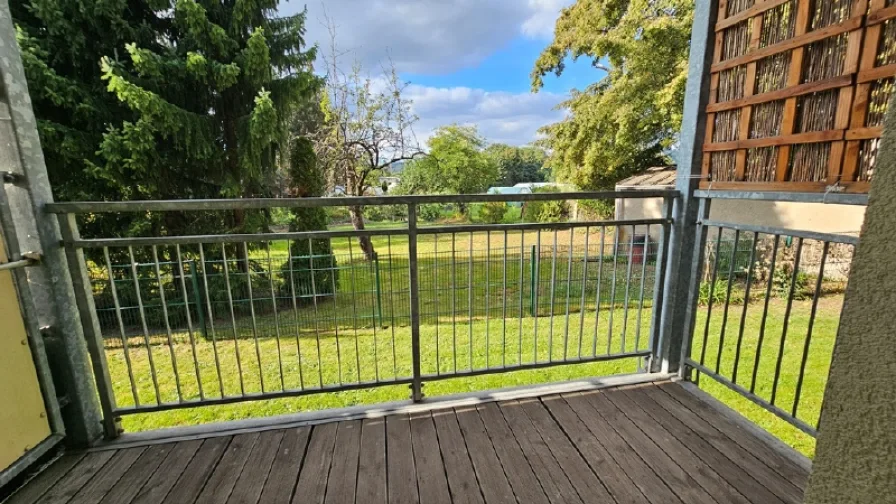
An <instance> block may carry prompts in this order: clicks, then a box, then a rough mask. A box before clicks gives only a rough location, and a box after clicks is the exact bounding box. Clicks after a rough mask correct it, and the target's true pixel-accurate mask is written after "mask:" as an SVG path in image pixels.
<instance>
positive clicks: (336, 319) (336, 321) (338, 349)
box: [308, 238, 351, 385]
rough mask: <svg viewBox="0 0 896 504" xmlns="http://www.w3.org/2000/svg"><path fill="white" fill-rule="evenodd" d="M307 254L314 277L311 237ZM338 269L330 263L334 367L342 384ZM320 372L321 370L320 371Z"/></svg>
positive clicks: (312, 276)
mask: <svg viewBox="0 0 896 504" xmlns="http://www.w3.org/2000/svg"><path fill="white" fill-rule="evenodd" d="M332 245H333V242H332V241H331V242H330V247H331V248H332ZM349 250H351V244H349ZM308 254H309V255H310V256H311V261H312V263H311V278H314V262H313V261H314V252H313V248H312V246H311V239H310V238H309V239H308ZM337 271H339V265H338V264H336V263H335V262H334V263H332V264H331V265H330V288H331V289H332V292H333V332H334V334H335V337H336V368H337V369H338V372H339V385H342V383H343V380H342V344H341V343H340V341H339V316H338V314H337V313H336V311H337V308H338V307H339V302H338V299H337V297H336V293H337V290H338V289H337V287H336V272H337ZM318 358H320V354H318ZM321 372H322V371H321Z"/></svg>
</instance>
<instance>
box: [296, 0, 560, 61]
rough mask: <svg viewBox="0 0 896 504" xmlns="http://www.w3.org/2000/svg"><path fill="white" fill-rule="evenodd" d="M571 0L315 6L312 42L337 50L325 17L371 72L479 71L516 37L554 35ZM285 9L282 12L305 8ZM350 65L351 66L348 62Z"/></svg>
mask: <svg viewBox="0 0 896 504" xmlns="http://www.w3.org/2000/svg"><path fill="white" fill-rule="evenodd" d="M570 1H571V0H526V1H523V0H325V1H323V2H321V1H319V0H318V1H311V2H309V3H308V4H307V7H308V20H307V23H306V27H307V30H308V32H307V37H306V38H307V40H308V41H309V43H315V42H316V43H318V44H320V47H321V50H322V51H328V50H329V34H328V31H327V28H326V21H325V17H329V18H330V19H331V21H332V22H333V23H334V24H335V26H336V31H337V36H338V46H339V49H340V51H348V52H349V53H350V54H348V55H346V58H348V59H352V58H354V59H357V60H358V61H360V62H361V64H362V65H363V66H364V67H365V68H367V69H368V70H370V71H373V69H375V68H379V65H380V64H381V63H382V62H383V61H384V60H386V58H387V57H390V56H391V58H392V59H393V61H394V62H395V65H396V67H397V69H398V71H400V72H403V73H426V74H443V73H450V72H454V71H457V70H459V69H462V68H467V67H470V66H475V65H477V64H479V63H480V62H482V61H483V60H484V59H485V58H486V57H488V56H489V55H490V54H493V53H494V52H495V51H497V50H499V49H501V48H502V47H505V46H506V45H507V44H508V43H509V42H510V41H511V40H513V39H514V38H516V37H518V36H520V35H523V36H526V37H530V38H540V39H545V38H550V36H551V34H552V33H553V28H554V21H555V20H556V19H557V16H558V15H559V13H560V9H561V8H562V7H563V6H565V5H567V4H569V3H570ZM303 7H304V6H303V5H302V4H297V3H284V4H281V9H280V10H281V14H283V15H288V14H292V13H295V12H298V11H300V10H301V9H302V8H303ZM346 63H349V62H348V61H347V62H346Z"/></svg>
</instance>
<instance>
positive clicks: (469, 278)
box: [467, 232, 473, 371]
mask: <svg viewBox="0 0 896 504" xmlns="http://www.w3.org/2000/svg"><path fill="white" fill-rule="evenodd" d="M469 245H470V246H469V249H470V252H469V257H468V258H467V259H468V266H467V313H468V315H469V318H470V321H469V325H468V326H467V329H468V331H467V334H468V339H469V340H470V346H469V347H467V348H468V351H469V354H470V355H469V357H470V371H472V370H473V233H472V232H471V233H470V243H469Z"/></svg>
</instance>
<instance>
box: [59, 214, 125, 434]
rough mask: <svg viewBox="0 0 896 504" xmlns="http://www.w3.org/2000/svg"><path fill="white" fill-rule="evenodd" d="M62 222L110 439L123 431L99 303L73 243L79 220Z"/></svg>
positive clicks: (68, 216) (65, 218) (69, 216)
mask: <svg viewBox="0 0 896 504" xmlns="http://www.w3.org/2000/svg"><path fill="white" fill-rule="evenodd" d="M59 221H60V222H59V223H60V228H61V231H62V240H63V243H64V244H65V256H66V259H67V260H68V268H69V270H70V271H71V277H72V286H73V287H74V293H75V301H76V304H77V307H78V313H79V314H80V316H81V325H82V326H83V329H84V337H85V339H86V340H87V350H88V352H89V353H90V361H91V365H92V366H93V376H94V380H95V381H96V389H97V392H98V395H99V399H100V408H101V410H102V412H103V418H102V424H103V432H104V434H105V436H106V438H107V439H114V438H116V437H118V436H119V435H120V434H121V430H120V429H119V426H118V422H119V419H118V418H117V417H116V416H115V395H114V393H113V392H112V377H111V376H110V375H109V363H108V362H107V361H106V350H105V346H104V344H103V333H102V330H101V329H100V322H99V319H97V317H96V305H95V304H94V302H93V289H92V287H91V285H90V275H89V273H88V271H87V262H86V260H85V258H84V251H83V250H82V249H80V248H75V246H74V245H72V242H74V241H76V240H79V239H80V238H81V236H80V233H79V232H78V221H77V220H76V219H75V214H65V215H62V216H60V219H59ZM109 274H110V275H111V274H112V272H111V271H110V272H109ZM110 279H111V276H110Z"/></svg>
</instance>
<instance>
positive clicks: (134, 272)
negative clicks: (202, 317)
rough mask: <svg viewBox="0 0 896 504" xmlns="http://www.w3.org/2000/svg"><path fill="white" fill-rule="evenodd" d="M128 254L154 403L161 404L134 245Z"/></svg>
mask: <svg viewBox="0 0 896 504" xmlns="http://www.w3.org/2000/svg"><path fill="white" fill-rule="evenodd" d="M128 256H129V257H130V259H131V276H132V278H133V279H134V290H135V291H136V295H137V310H138V312H139V313H140V324H141V325H142V326H143V340H144V341H145V342H146V353H147V356H148V357H149V372H150V373H152V385H153V388H154V389H155V391H156V403H157V404H162V395H161V392H160V391H159V379H158V375H157V374H156V363H155V360H154V359H153V357H152V343H150V341H149V327H148V326H147V325H146V311H145V310H144V309H143V296H142V295H141V294H140V280H139V278H138V277H137V261H135V260H134V247H128Z"/></svg>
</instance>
